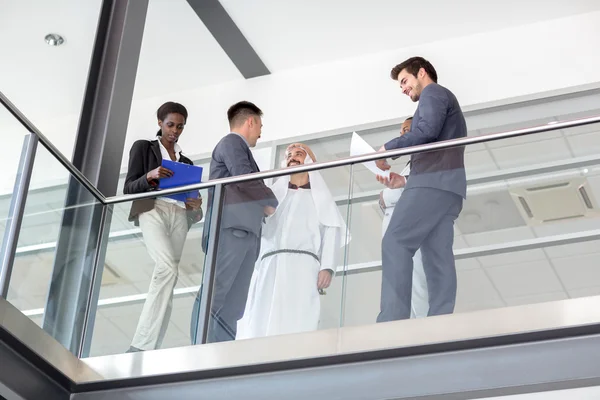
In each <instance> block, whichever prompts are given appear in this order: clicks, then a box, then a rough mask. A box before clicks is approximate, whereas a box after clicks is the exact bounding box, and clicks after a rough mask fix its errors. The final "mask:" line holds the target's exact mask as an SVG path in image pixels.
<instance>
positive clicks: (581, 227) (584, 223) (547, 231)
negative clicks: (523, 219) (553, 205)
mask: <svg viewBox="0 0 600 400" xmlns="http://www.w3.org/2000/svg"><path fill="white" fill-rule="evenodd" d="M599 194H600V193H599ZM557 206H558V205H557ZM599 227H600V216H599V217H596V216H594V217H589V218H577V219H572V220H564V221H555V222H547V223H544V224H543V225H538V226H534V227H533V230H534V231H535V234H536V236H538V237H544V236H553V235H561V234H565V233H577V232H583V231H588V230H594V229H598V228H599Z"/></svg>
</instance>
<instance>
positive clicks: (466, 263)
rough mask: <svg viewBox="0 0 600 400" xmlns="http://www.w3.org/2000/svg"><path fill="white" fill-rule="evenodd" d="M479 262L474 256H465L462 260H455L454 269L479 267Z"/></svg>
mask: <svg viewBox="0 0 600 400" xmlns="http://www.w3.org/2000/svg"><path fill="white" fill-rule="evenodd" d="M480 267H481V264H480V263H479V261H477V259H476V258H466V259H464V260H456V270H457V271H466V270H470V269H479V268H480Z"/></svg>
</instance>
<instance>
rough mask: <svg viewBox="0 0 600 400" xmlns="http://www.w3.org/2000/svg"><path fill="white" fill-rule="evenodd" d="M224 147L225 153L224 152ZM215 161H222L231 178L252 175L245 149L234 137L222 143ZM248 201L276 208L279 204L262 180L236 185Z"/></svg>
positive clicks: (250, 164) (252, 171) (218, 147)
mask: <svg viewBox="0 0 600 400" xmlns="http://www.w3.org/2000/svg"><path fill="white" fill-rule="evenodd" d="M224 147H226V149H227V150H226V151H225V150H224ZM215 151H216V152H217V154H216V156H217V159H220V160H222V161H223V162H224V163H225V166H226V167H227V169H228V170H229V172H230V173H231V175H233V176H238V175H246V174H252V173H254V172H255V171H254V170H253V169H252V163H251V161H250V158H249V157H248V153H247V150H246V148H245V147H244V145H243V143H242V141H241V140H240V139H238V138H236V137H234V136H231V139H230V140H226V141H222V142H221V144H220V145H219V146H217V148H215ZM237 185H238V187H239V188H240V190H242V191H243V192H244V193H245V194H246V196H247V198H248V200H249V201H257V202H259V204H261V205H263V206H271V207H273V208H275V207H277V205H278V204H279V202H278V201H277V198H276V197H275V195H274V194H273V192H272V191H271V189H269V187H268V186H267V185H265V183H264V182H263V180H262V179H256V180H253V181H247V182H240V183H238V184H237Z"/></svg>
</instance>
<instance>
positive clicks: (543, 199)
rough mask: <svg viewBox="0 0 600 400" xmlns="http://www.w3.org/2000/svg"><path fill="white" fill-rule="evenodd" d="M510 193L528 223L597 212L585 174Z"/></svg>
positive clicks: (557, 219) (522, 188) (511, 190)
mask: <svg viewBox="0 0 600 400" xmlns="http://www.w3.org/2000/svg"><path fill="white" fill-rule="evenodd" d="M510 194H511V195H512V197H513V200H514V201H515V204H516V205H517V207H518V208H519V211H520V212H521V215H522V216H523V218H525V220H526V221H527V223H528V224H530V225H538V224H543V223H546V222H553V221H560V220H566V219H574V218H582V217H587V216H591V215H594V214H597V213H598V212H600V209H598V207H597V206H596V202H595V201H594V198H593V195H592V192H591V190H590V189H589V183H588V182H587V180H586V179H585V178H583V177H579V178H575V179H571V180H569V181H562V182H556V183H547V184H543V185H539V186H527V187H520V188H512V189H510Z"/></svg>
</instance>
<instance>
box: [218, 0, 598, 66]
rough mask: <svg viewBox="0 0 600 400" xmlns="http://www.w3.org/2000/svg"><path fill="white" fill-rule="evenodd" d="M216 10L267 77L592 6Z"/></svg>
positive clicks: (467, 1)
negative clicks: (230, 21) (231, 24)
mask: <svg viewBox="0 0 600 400" xmlns="http://www.w3.org/2000/svg"><path fill="white" fill-rule="evenodd" d="M221 4H223V6H224V7H225V9H226V10H227V12H228V13H229V14H230V15H231V17H232V18H233V20H234V21H235V22H236V24H237V25H238V26H239V27H240V30H241V31H242V33H243V34H244V35H245V36H246V38H247V39H248V41H249V42H250V44H251V45H252V46H253V47H254V49H255V50H256V51H257V53H258V55H259V56H260V57H261V58H262V59H263V61H264V62H265V64H266V65H267V67H268V68H270V69H271V70H272V71H280V70H283V69H289V68H297V67H300V66H303V65H311V64H318V63H324V62H331V61H334V60H339V59H345V58H351V57H357V56H360V55H364V54H369V53H377V52H381V51H386V50H392V49H397V48H403V47H413V46H417V45H419V44H423V43H427V42H430V41H434V40H439V38H441V37H443V38H451V37H458V36H463V35H469V34H474V33H481V32H486V31H492V30H497V29H502V28H508V27H511V26H518V25H522V24H526V23H532V22H536V21H542V20H546V19H551V18H560V17H565V16H567V15H573V14H577V13H581V12H586V11H591V10H595V9H597V7H599V6H598V4H596V3H594V2H593V1H591V0H575V1H571V2H564V1H559V2H542V1H541V0H535V1H529V2H526V3H523V2H518V1H517V0H507V1H504V2H501V3H496V2H480V1H476V0H461V1H460V2H447V1H445V0H433V1H430V2H429V3H428V4H427V18H426V19H421V18H415V17H414V16H416V15H420V14H421V13H422V12H423V9H422V5H421V4H420V3H414V2H413V3H411V2H398V1H394V0H375V1H371V2H361V1H344V0H329V1H318V0H304V1H299V0H289V1H279V0H254V1H246V0H221ZM515 9H518V10H519V12H518V13H515V12H514V11H513V10H515ZM249 16H251V17H249ZM399 21H401V25H402V29H401V30H399V29H398V26H399ZM402 32H419V34H418V35H406V34H403V33H402ZM290 49H293V51H290Z"/></svg>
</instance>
